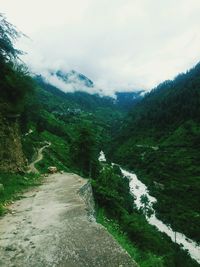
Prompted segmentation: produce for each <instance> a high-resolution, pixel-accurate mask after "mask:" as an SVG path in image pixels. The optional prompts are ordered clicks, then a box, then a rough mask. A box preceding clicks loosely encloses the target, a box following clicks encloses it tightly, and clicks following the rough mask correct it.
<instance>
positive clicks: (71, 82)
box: [36, 70, 145, 112]
mask: <svg viewBox="0 0 200 267" xmlns="http://www.w3.org/2000/svg"><path fill="white" fill-rule="evenodd" d="M36 81H37V82H38V83H40V85H41V84H42V86H43V88H45V89H46V90H48V91H51V92H56V91H57V92H56V93H57V94H60V95H62V96H63V97H64V98H65V99H66V98H69V99H70V100H71V99H72V98H73V96H75V97H74V100H73V101H75V102H79V101H80V102H81V105H83V104H84V102H85V101H83V102H82V101H81V100H80V99H79V100H78V99H77V98H81V96H84V98H85V97H86V95H87V98H88V99H96V100H97V98H98V100H99V102H98V103H95V106H96V107H99V104H100V102H103V101H105V100H106V102H107V103H106V104H108V102H110V103H109V105H110V104H111V103H112V104H114V106H117V108H118V109H121V110H123V111H125V112H127V111H129V109H130V108H131V107H133V105H135V104H136V103H138V102H139V101H140V100H141V99H142V98H143V97H144V95H145V91H143V90H134V91H132V92H123V91H122V92H116V93H115V95H114V96H113V97H111V96H106V95H104V94H103V93H102V92H103V90H102V89H101V88H96V86H95V84H94V82H93V81H92V80H90V79H89V78H88V77H86V76H85V75H83V74H81V73H79V72H76V71H74V70H72V71H69V72H64V71H61V70H57V71H51V72H50V77H49V78H48V79H46V78H44V77H42V76H41V75H37V76H36ZM59 81H61V82H62V83H61V84H60V83H59ZM58 90H60V91H62V92H64V93H65V94H63V93H62V92H60V93H59V92H58Z"/></svg>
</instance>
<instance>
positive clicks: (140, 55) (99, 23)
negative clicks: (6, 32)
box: [0, 0, 200, 95]
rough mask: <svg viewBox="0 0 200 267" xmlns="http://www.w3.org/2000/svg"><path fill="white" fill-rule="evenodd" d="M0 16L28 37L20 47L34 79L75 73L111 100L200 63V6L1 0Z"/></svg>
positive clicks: (181, 0) (147, 0)
mask: <svg viewBox="0 0 200 267" xmlns="http://www.w3.org/2000/svg"><path fill="white" fill-rule="evenodd" d="M0 12H1V13H4V14H5V15H6V17H7V19H8V20H9V21H10V22H11V23H13V24H14V25H16V26H17V28H18V29H19V30H21V31H22V32H24V33H25V34H26V35H27V36H28V37H29V38H26V39H25V38H23V39H21V40H20V41H19V42H18V44H17V47H18V48H21V49H22V50H24V51H26V52H27V55H26V56H24V57H23V60H24V61H25V62H26V63H27V64H28V66H29V67H30V70H31V71H33V72H34V73H41V74H43V75H44V76H45V75H46V76H47V75H48V72H49V70H51V71H55V70H58V69H60V70H63V71H66V72H68V71H70V70H76V71H78V72H80V73H83V74H84V75H86V76H87V77H89V78H90V79H91V80H92V81H93V82H94V83H95V85H96V88H101V89H102V90H103V92H104V93H105V94H108V95H109V94H113V92H114V91H133V90H138V89H144V90H150V89H152V88H153V87H155V86H156V85H158V84H159V83H160V82H163V81H164V80H167V79H173V78H174V77H175V76H176V75H177V74H178V73H180V72H185V71H186V70H188V69H190V68H191V67H193V66H194V65H195V64H196V63H198V62H199V61H200V30H199V29H200V15H199V14H200V1H199V0H190V1H188V0H176V1H174V0H167V1H164V0H153V1H152V0H73V1H72V0H56V1H54V0H48V1H47V0H42V1H41V0H40V1H39V0H34V1H33V0H28V1H27V0H17V1H13V0H0ZM97 90H98V89H97Z"/></svg>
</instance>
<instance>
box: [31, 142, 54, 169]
mask: <svg viewBox="0 0 200 267" xmlns="http://www.w3.org/2000/svg"><path fill="white" fill-rule="evenodd" d="M50 145H51V143H50V142H48V143H47V144H46V145H45V146H43V147H41V148H40V149H39V150H38V152H37V158H36V160H35V161H33V162H32V163H31V164H30V165H29V171H28V172H33V173H39V171H38V170H37V169H36V167H35V164H36V163H37V162H39V161H40V160H42V159H43V154H42V152H43V150H44V149H45V148H46V147H49V146H50Z"/></svg>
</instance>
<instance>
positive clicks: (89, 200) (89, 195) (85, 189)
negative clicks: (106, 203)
mask: <svg viewBox="0 0 200 267" xmlns="http://www.w3.org/2000/svg"><path fill="white" fill-rule="evenodd" d="M79 194H80V195H81V197H82V198H83V199H84V201H85V203H86V207H87V214H88V217H89V219H90V220H91V221H93V220H95V202H94V197H93V192H92V186H91V184H90V181H88V182H87V183H86V184H84V185H83V186H82V187H81V188H80V189H79Z"/></svg>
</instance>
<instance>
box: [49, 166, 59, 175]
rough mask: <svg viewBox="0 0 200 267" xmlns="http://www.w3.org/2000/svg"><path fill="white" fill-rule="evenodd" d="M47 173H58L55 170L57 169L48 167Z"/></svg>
mask: <svg viewBox="0 0 200 267" xmlns="http://www.w3.org/2000/svg"><path fill="white" fill-rule="evenodd" d="M48 171H49V172H50V173H56V172H57V171H58V169H57V167H54V166H50V167H48Z"/></svg>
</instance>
